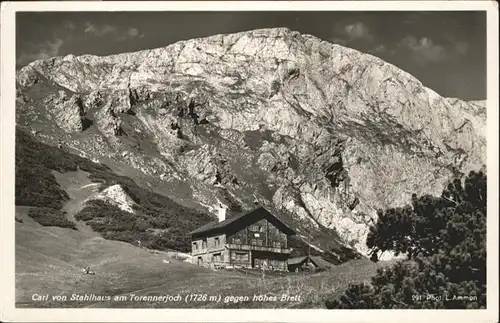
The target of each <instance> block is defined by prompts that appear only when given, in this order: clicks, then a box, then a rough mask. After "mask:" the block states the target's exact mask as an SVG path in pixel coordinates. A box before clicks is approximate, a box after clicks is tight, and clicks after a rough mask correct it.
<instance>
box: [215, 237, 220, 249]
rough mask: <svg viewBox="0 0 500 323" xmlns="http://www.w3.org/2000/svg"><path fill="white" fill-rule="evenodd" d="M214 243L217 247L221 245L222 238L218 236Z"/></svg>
mask: <svg viewBox="0 0 500 323" xmlns="http://www.w3.org/2000/svg"><path fill="white" fill-rule="evenodd" d="M214 245H215V246H216V247H217V246H219V245H220V240H219V237H216V238H215V239H214Z"/></svg>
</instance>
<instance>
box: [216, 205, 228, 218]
mask: <svg viewBox="0 0 500 323" xmlns="http://www.w3.org/2000/svg"><path fill="white" fill-rule="evenodd" d="M218 217H219V222H222V221H224V220H225V219H226V206H225V205H223V204H220V206H219V215H218Z"/></svg>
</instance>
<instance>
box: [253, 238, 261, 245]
mask: <svg viewBox="0 0 500 323" xmlns="http://www.w3.org/2000/svg"><path fill="white" fill-rule="evenodd" d="M252 245H254V246H262V240H260V239H252Z"/></svg>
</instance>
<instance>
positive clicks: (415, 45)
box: [400, 36, 448, 63]
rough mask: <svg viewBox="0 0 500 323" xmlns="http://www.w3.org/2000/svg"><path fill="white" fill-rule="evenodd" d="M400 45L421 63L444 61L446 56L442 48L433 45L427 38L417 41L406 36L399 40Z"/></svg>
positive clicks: (412, 37) (444, 49)
mask: <svg viewBox="0 0 500 323" xmlns="http://www.w3.org/2000/svg"><path fill="white" fill-rule="evenodd" d="M400 45H401V47H402V48H404V49H406V50H408V51H409V52H410V53H411V54H412V55H413V57H414V58H415V59H416V60H417V61H420V62H421V63H425V62H440V61H443V60H445V59H446V58H447V56H448V55H447V52H446V48H445V47H444V46H442V45H439V44H435V43H434V41H433V40H432V39H430V38H428V37H422V38H420V39H418V38H416V37H414V36H406V37H404V38H403V39H402V40H401V42H400Z"/></svg>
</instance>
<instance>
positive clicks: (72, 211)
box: [53, 170, 102, 238]
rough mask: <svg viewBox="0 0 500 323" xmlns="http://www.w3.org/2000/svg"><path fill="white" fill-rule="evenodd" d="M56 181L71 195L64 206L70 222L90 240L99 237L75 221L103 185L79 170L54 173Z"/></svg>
mask: <svg viewBox="0 0 500 323" xmlns="http://www.w3.org/2000/svg"><path fill="white" fill-rule="evenodd" d="M53 174H54V177H55V178H56V181H57V182H58V184H59V185H60V186H61V188H62V189H64V190H65V191H66V193H68V195H69V198H70V199H69V201H67V202H66V204H65V205H64V206H63V208H62V210H63V211H64V212H66V215H67V217H68V220H70V221H72V222H74V223H75V224H76V228H77V229H78V231H80V232H81V233H82V234H84V235H85V236H87V237H89V238H93V237H99V236H100V235H99V233H97V232H95V231H93V230H92V229H91V228H90V227H89V226H88V225H87V224H85V222H83V221H78V220H76V219H75V215H76V214H77V213H78V212H79V211H80V210H81V209H82V208H83V206H84V203H85V201H86V200H87V199H88V198H89V197H90V196H91V195H93V194H95V193H96V192H97V191H98V190H99V188H100V187H101V185H102V184H101V183H92V182H91V181H90V179H89V178H88V173H86V172H84V171H81V170H78V171H76V172H67V173H59V172H53Z"/></svg>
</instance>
